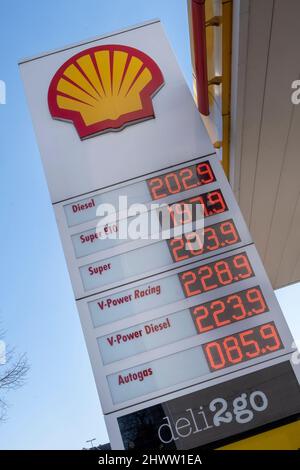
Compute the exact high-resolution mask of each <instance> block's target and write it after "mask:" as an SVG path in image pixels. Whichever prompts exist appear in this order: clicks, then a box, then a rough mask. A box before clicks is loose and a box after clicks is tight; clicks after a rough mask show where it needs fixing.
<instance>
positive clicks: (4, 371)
mask: <svg viewBox="0 0 300 470" xmlns="http://www.w3.org/2000/svg"><path fill="white" fill-rule="evenodd" d="M1 333H3V332H1ZM1 336H2V337H3V335H1V334H0V338H1ZM5 357H6V362H5V364H0V423H1V422H3V421H4V420H5V416H6V411H7V408H8V403H7V401H6V394H7V393H8V392H9V391H11V390H15V389H17V388H19V387H22V385H24V383H25V380H26V376H27V374H28V371H29V364H28V360H27V357H26V354H22V355H20V356H17V355H16V353H15V350H14V349H13V348H9V349H7V350H6V354H5Z"/></svg>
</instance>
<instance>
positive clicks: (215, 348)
mask: <svg viewBox="0 0 300 470" xmlns="http://www.w3.org/2000/svg"><path fill="white" fill-rule="evenodd" d="M202 347H203V351H204V353H205V356H206V358H207V361H208V364H209V367H210V370H211V371H216V370H220V369H223V368H225V367H229V366H232V365H235V364H239V363H241V362H244V361H249V360H250V359H254V358H256V357H259V356H264V355H265V354H270V353H272V352H274V351H278V350H279V349H282V348H283V344H282V341H281V338H280V336H279V334H278V331H277V329H276V327H275V324H274V322H270V323H265V324H264V325H259V326H256V327H254V328H251V329H249V330H245V331H241V332H240V333H236V334H233V335H231V336H226V337H224V338H220V339H218V340H215V341H211V342H209V343H206V344H204V345H203V346H202Z"/></svg>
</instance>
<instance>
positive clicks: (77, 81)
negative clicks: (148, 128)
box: [48, 44, 164, 139]
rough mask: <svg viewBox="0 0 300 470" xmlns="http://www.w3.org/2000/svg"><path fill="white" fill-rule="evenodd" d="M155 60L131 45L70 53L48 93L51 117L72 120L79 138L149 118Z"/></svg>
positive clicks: (158, 77)
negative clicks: (70, 55)
mask: <svg viewBox="0 0 300 470" xmlns="http://www.w3.org/2000/svg"><path fill="white" fill-rule="evenodd" d="M163 83H164V79H163V75H162V73H161V71H160V69H159V67H158V65H157V64H156V63H155V62H154V60H153V59H151V58H150V57H149V56H148V55H147V54H145V53H144V52H141V51H139V50H138V49H135V48H133V47H127V46H121V45H115V44H114V45H104V46H97V47H92V48H90V49H86V50H84V51H82V52H80V53H79V54H76V55H74V56H73V57H71V58H70V59H69V60H68V61H67V62H65V63H64V64H63V65H62V66H61V67H60V68H59V70H58V71H57V72H56V74H55V75H54V77H53V79H52V81H51V84H50V87H49V92H48V104H49V110H50V113H51V116H52V117H53V118H55V119H61V120H66V121H71V122H73V124H74V126H75V127H76V129H77V132H78V134H79V136H80V138H81V139H84V138H87V137H90V136H92V135H95V134H99V133H100V132H104V131H108V130H118V129H121V128H122V127H124V126H125V125H127V124H130V123H132V122H137V121H140V120H145V119H149V118H154V117H155V116H154V110H153V105H152V97H153V95H154V94H155V93H156V92H157V91H158V90H159V89H160V87H161V86H162V85H163Z"/></svg>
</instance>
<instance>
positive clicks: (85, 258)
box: [20, 21, 293, 448]
mask: <svg viewBox="0 0 300 470" xmlns="http://www.w3.org/2000/svg"><path fill="white" fill-rule="evenodd" d="M20 68H21V73H22V78H23V81H24V84H25V89H26V94H27V98H28V102H29V106H30V109H31V114H32V118H33V123H34V127H35V131H36V134H37V139H38V143H39V147H40V151H41V156H42V159H43V164H44V168H45V173H46V177H47V181H48V186H49V191H50V196H51V202H52V205H53V209H54V212H55V215H56V219H57V224H58V228H59V232H60V236H61V240H62V244H63V248H64V253H65V257H66V261H67V265H68V269H69V273H70V278H71V281H72V286H73V290H74V296H75V299H76V303H77V306H78V311H79V315H80V320H81V324H82V328H83V332H84V336H85V339H86V344H87V349H88V352H89V356H90V359H91V363H92V368H93V372H94V376H95V381H96V385H97V389H98V393H99V397H100V400H101V405H102V408H103V411H104V414H106V415H107V416H108V414H110V415H109V418H107V419H108V431H109V435H110V439H111V443H112V448H118V446H120V448H124V447H125V448H128V445H129V444H128V442H129V440H128V439H127V437H126V436H125V435H124V426H125V425H124V423H125V421H123V420H122V419H121V415H120V414H118V413H121V414H122V413H123V415H124V414H126V415H128V414H129V415H131V418H132V420H133V422H135V416H136V415H135V412H134V411H133V409H134V407H140V406H142V407H143V408H145V406H148V408H149V410H152V411H151V413H150V414H151V419H154V418H153V416H154V415H156V413H157V409H156V408H155V409H153V408H152V406H151V407H150V405H149V404H150V402H153V400H160V397H161V396H163V395H164V396H166V394H172V393H177V394H179V395H180V396H183V395H185V394H188V391H186V390H187V387H194V386H197V387H199V386H200V385H201V384H203V387H205V384H206V382H207V381H212V380H217V381H218V383H220V384H221V385H222V383H223V382H225V377H226V375H227V374H244V373H245V368H246V366H247V367H249V368H251V367H254V369H255V368H262V369H263V368H265V367H266V366H265V365H264V364H268V363H270V362H271V361H273V360H275V359H276V360H277V359H278V358H281V357H283V356H286V357H287V356H288V355H289V354H290V353H291V352H292V350H293V349H292V342H293V339H292V337H291V335H290V332H289V329H288V327H287V325H286V323H285V320H284V318H283V315H282V312H281V310H280V307H279V305H278V302H277V300H276V298H275V296H274V293H273V290H272V287H271V285H270V282H269V280H268V278H267V276H266V273H265V271H264V268H263V266H262V264H261V261H260V258H259V256H258V254H257V251H256V248H255V246H254V245H253V242H252V239H251V236H250V234H249V231H248V228H247V226H246V224H245V221H244V219H243V217H242V214H241V212H240V209H239V207H238V205H237V202H236V200H235V197H234V195H233V192H232V189H231V187H230V185H229V183H228V180H227V178H226V177H225V174H224V172H223V170H222V167H221V165H220V162H219V161H218V158H217V156H216V154H215V149H214V148H213V146H212V144H211V142H210V140H209V138H208V135H207V133H206V131H205V129H204V126H203V123H202V121H201V118H200V115H199V113H198V110H197V109H196V107H195V104H194V101H193V98H192V96H191V94H190V91H189V89H188V87H187V85H186V83H185V81H184V79H183V76H182V74H181V71H180V69H179V67H178V65H177V63H176V59H175V57H174V55H173V53H172V51H171V48H170V46H169V44H168V41H167V40H166V38H165V35H164V33H163V30H162V27H161V25H160V22H159V21H152V22H149V23H147V24H144V25H142V26H138V27H133V28H131V29H129V30H125V31H119V32H117V33H115V34H113V35H112V36H111V37H110V36H107V35H106V36H105V37H102V38H98V39H95V40H93V41H88V42H86V43H81V44H78V45H75V46H72V47H65V48H63V49H62V50H60V51H56V52H53V53H51V54H45V55H42V56H39V57H35V58H33V59H26V60H24V61H22V63H21V64H20ZM116 90H118V93H115V92H116ZM137 123H139V124H138V125H137ZM125 196H126V201H127V206H130V205H132V204H137V203H138V204H140V205H141V204H142V205H143V209H142V211H143V212H144V213H145V214H147V215H151V214H152V213H154V214H155V216H156V220H158V222H159V221H160V218H159V217H160V215H159V211H158V210H157V206H155V208H154V206H153V205H152V204H153V203H156V204H158V203H159V204H163V207H164V209H163V210H164V211H166V213H167V214H168V215H169V216H170V219H171V234H170V237H169V238H168V239H163V237H161V238H158V239H157V238H155V237H153V236H152V235H153V231H152V228H150V229H149V230H148V232H147V234H148V235H150V237H148V238H147V237H146V238H145V239H143V238H142V239H128V238H127V239H126V238H125V239H122V238H120V237H118V236H117V235H118V233H119V230H120V222H121V221H125V222H129V221H130V217H129V215H128V207H126V208H125V207H124V206H122V204H120V200H121V199H122V198H124V197H125ZM102 204H106V205H110V206H111V207H112V208H113V210H112V212H115V213H116V220H115V221H113V222H112V223H107V224H105V225H103V224H102V225H101V223H100V224H99V217H98V209H99V206H101V205H102ZM199 205H201V207H202V209H203V220H204V227H203V228H202V227H201V228H199V227H198V226H196V222H197V208H198V207H199ZM183 215H184V216H185V220H184V222H185V226H184V228H185V230H184V233H183V235H180V236H177V232H176V229H177V228H178V227H179V226H180V225H181V223H182V216H183ZM158 230H160V234H161V235H162V234H163V233H164V226H163V224H162V225H160V224H159V223H158ZM109 234H115V235H116V237H115V238H109V237H107V235H109ZM66 334H67V333H66ZM254 372H255V370H254ZM255 383H256V382H255ZM272 383H275V384H277V382H276V380H275V381H273V382H272ZM276 386H277V385H276ZM183 390H185V391H183ZM258 392H259V393H261V395H260V398H261V400H262V402H261V400H260V401H259V400H258V401H256V399H257V396H258V395H257V396H256V395H255V396H252V395H251V396H252V398H253V400H252V401H251V400H250V398H249V403H250V401H251V403H250V405H249V406H251V407H252V411H251V412H252V413H254V412H257V413H256V414H257V416H263V413H264V409H263V408H264V406H265V405H264V404H265V403H266V401H264V400H269V399H271V398H272V397H271V398H269V395H268V394H267V391H265V390H264V389H259V390H258ZM268 393H269V391H268ZM280 393H281V392H280ZM262 394H265V395H262ZM211 396H212V397H213V394H212V395H211ZM229 396H231V395H230V393H229ZM241 396H242V395H241ZM197 397H198V395H197ZM264 397H266V398H264ZM201 399H202V395H201ZM212 399H213V398H212ZM141 403H143V405H141ZM145 403H146V405H145ZM230 406H231V404H230ZM180 407H181V408H182V406H181V405H180ZM181 408H180V409H181ZM124 409H126V411H125V412H124ZM131 411H132V413H131ZM202 411H203V410H202ZM158 413H161V408H159V410H158ZM272 413H273V414H272V416H273V415H274V416H275V414H276V413H274V410H273V411H272ZM198 414H199V412H198ZM233 415H234V413H233V414H232V416H233ZM255 416H256V415H255ZM117 417H118V420H117ZM161 417H162V419H164V418H166V420H167V419H170V417H168V416H163V414H161ZM119 418H120V419H119ZM126 422H128V421H127V420H126ZM255 422H256V421H255ZM257 422H260V421H259V420H258V419H257ZM167 424H168V423H167V421H166V423H165V425H167ZM125 428H126V426H125ZM128 429H131V428H130V426H128ZM120 430H121V431H120ZM171 431H172V432H175V431H176V432H177V434H178V429H177V430H175V431H174V430H172V429H171ZM120 432H121V435H122V439H120ZM231 432H232V433H235V432H236V428H235V427H234V426H233V428H232V431H231ZM125 434H126V432H125ZM221 434H222V433H221ZM222 435H223V434H222ZM130 438H132V439H133V440H134V439H135V437H134V436H133V437H132V436H131V437H130ZM197 439H198V441H197V442H199V443H201V442H202V440H201V439H200V437H199V436H198V437H197ZM135 442H136V441H135ZM145 442H146V441H145ZM197 442H196V445H197ZM208 442H209V439H208ZM193 443H194V441H193V442H191V443H189V444H188V445H187V447H183V448H189V446H192V445H193ZM139 445H141V444H139V443H138V442H136V447H137V448H138V447H139Z"/></svg>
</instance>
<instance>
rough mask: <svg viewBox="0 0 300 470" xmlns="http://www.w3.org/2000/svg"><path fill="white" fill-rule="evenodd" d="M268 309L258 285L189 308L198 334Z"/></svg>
mask: <svg viewBox="0 0 300 470" xmlns="http://www.w3.org/2000/svg"><path fill="white" fill-rule="evenodd" d="M268 311H269V307H268V305H267V303H266V301H265V298H264V296H263V293H262V291H261V288H260V287H259V286H255V287H249V288H248V289H245V290H242V291H240V292H236V293H234V294H229V295H226V296H224V297H221V298H220V299H215V300H211V301H210V302H205V303H204V304H200V305H196V306H195V307H193V308H190V312H191V315H192V318H193V321H194V323H195V326H196V328H197V331H198V333H199V334H201V333H206V332H207V331H211V330H214V329H216V328H221V327H222V326H226V325H230V324H231V323H235V322H237V321H240V320H245V319H246V318H249V317H251V316H255V315H260V314H261V313H265V312H268Z"/></svg>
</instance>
